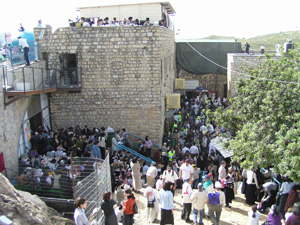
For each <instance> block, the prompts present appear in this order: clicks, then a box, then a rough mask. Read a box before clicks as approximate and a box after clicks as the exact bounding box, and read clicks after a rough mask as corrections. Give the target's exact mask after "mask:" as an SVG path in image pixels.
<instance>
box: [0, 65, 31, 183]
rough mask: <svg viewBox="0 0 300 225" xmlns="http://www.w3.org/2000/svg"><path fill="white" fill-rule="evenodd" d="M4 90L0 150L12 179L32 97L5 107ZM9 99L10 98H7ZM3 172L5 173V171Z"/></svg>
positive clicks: (0, 95)
mask: <svg viewBox="0 0 300 225" xmlns="http://www.w3.org/2000/svg"><path fill="white" fill-rule="evenodd" d="M2 72H3V70H2V68H1V72H0V83H1V84H2V83H3V73H2ZM4 95H5V94H4V92H3V91H1V92H0V99H1V101H0V114H1V116H0V143H1V144H0V152H3V154H4V161H5V167H6V172H7V176H8V178H9V179H12V178H13V177H14V176H15V175H16V174H17V172H18V146H19V138H20V133H21V132H22V127H21V126H22V123H23V120H24V115H25V113H26V110H27V108H28V105H29V104H30V101H31V97H23V98H21V99H19V100H17V101H15V102H14V103H12V104H10V105H8V106H7V107H5V104H4V98H5V96H4ZM5 99H6V100H8V98H7V97H6V98H5ZM3 174H5V173H4V172H3Z"/></svg>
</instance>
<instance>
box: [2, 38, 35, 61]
mask: <svg viewBox="0 0 300 225" xmlns="http://www.w3.org/2000/svg"><path fill="white" fill-rule="evenodd" d="M28 45H29V53H28V56H29V61H30V62H33V61H37V60H39V50H38V45H37V43H36V42H34V41H28ZM5 59H6V60H7V62H8V63H9V65H10V66H16V65H22V64H26V61H25V58H24V52H23V49H22V48H21V47H20V46H7V47H5Z"/></svg>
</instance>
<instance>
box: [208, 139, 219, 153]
mask: <svg viewBox="0 0 300 225" xmlns="http://www.w3.org/2000/svg"><path fill="white" fill-rule="evenodd" d="M211 150H213V151H214V153H216V150H217V148H216V146H215V145H214V143H212V142H210V143H209V152H210V151H211Z"/></svg>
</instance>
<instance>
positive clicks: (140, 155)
mask: <svg viewBox="0 0 300 225" xmlns="http://www.w3.org/2000/svg"><path fill="white" fill-rule="evenodd" d="M119 150H120V151H121V150H125V151H127V152H130V153H132V154H134V155H136V156H137V157H139V158H142V159H144V160H145V161H146V162H148V163H153V162H154V161H153V160H152V159H150V158H148V157H146V156H143V155H142V154H140V153H138V152H136V151H134V150H132V149H130V148H128V147H126V146H125V145H119Z"/></svg>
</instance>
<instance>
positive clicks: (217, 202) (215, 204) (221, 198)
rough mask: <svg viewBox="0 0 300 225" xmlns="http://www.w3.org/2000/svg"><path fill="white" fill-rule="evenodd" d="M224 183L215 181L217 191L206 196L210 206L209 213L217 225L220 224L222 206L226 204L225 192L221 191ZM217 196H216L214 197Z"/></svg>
mask: <svg viewBox="0 0 300 225" xmlns="http://www.w3.org/2000/svg"><path fill="white" fill-rule="evenodd" d="M221 188H222V184H221V183H220V182H219V181H216V183H215V191H212V192H211V193H208V194H207V196H206V203H207V206H208V215H209V218H210V220H211V222H212V223H213V224H215V225H217V224H219V221H220V217H221V212H222V206H225V203H226V200H225V194H224V192H223V191H221ZM213 196H215V198H216V199H215V198H213Z"/></svg>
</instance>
